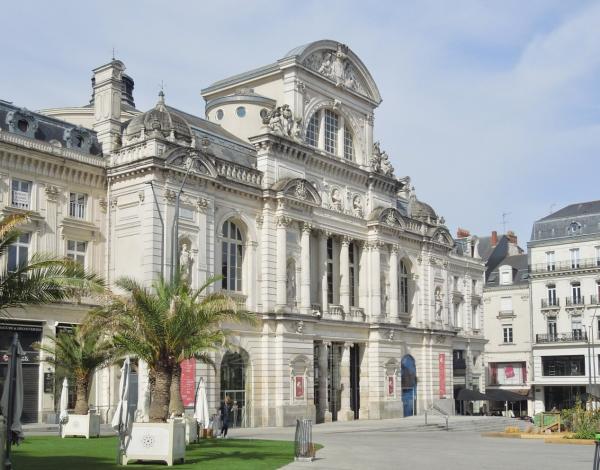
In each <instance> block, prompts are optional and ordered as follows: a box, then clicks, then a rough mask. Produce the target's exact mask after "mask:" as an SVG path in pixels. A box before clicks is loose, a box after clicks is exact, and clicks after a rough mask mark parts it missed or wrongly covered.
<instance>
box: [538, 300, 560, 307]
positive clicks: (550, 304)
mask: <svg viewBox="0 0 600 470" xmlns="http://www.w3.org/2000/svg"><path fill="white" fill-rule="evenodd" d="M553 307H560V299H557V298H553V299H542V308H553Z"/></svg>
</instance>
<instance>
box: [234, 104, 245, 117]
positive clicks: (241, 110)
mask: <svg viewBox="0 0 600 470" xmlns="http://www.w3.org/2000/svg"><path fill="white" fill-rule="evenodd" d="M235 113H236V114H237V115H238V116H239V117H244V116H245V115H246V108H244V107H243V106H240V107H239V108H237V109H236V110H235Z"/></svg>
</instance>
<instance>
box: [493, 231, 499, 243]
mask: <svg viewBox="0 0 600 470" xmlns="http://www.w3.org/2000/svg"><path fill="white" fill-rule="evenodd" d="M497 244H498V232H496V231H495V230H494V231H493V232H492V246H496V245H497Z"/></svg>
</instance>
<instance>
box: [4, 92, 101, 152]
mask: <svg viewBox="0 0 600 470" xmlns="http://www.w3.org/2000/svg"><path fill="white" fill-rule="evenodd" d="M21 110H24V111H25V112H26V113H27V114H30V115H32V116H33V117H34V119H35V122H36V123H37V130H36V131H35V134H34V135H33V139H35V140H40V141H43V142H48V143H53V144H56V145H57V146H59V147H62V148H67V147H68V145H67V142H66V140H65V131H66V130H69V129H77V128H81V126H76V125H75V124H71V123H69V122H66V121H62V120H60V119H56V118H53V117H49V116H45V115H44V114H40V113H36V112H33V111H30V110H25V108H20V107H19V106H15V105H14V104H12V103H11V102H9V101H5V100H2V99H0V129H1V130H3V131H5V132H10V130H9V124H8V122H7V115H8V114H9V113H10V112H11V111H21ZM82 129H83V128H82ZM85 130H86V131H87V132H88V133H89V135H90V136H91V137H92V139H93V140H92V144H91V147H90V150H89V152H87V151H85V150H84V149H82V148H77V147H70V148H69V149H70V150H74V151H77V152H81V153H84V154H88V155H100V154H101V153H102V151H101V146H100V144H99V143H98V142H97V140H96V132H95V131H93V130H91V129H87V128H85Z"/></svg>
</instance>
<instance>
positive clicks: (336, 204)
mask: <svg viewBox="0 0 600 470" xmlns="http://www.w3.org/2000/svg"><path fill="white" fill-rule="evenodd" d="M331 208H332V209H333V210H334V211H338V212H341V211H342V192H341V191H340V189H339V188H333V189H332V190H331Z"/></svg>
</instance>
